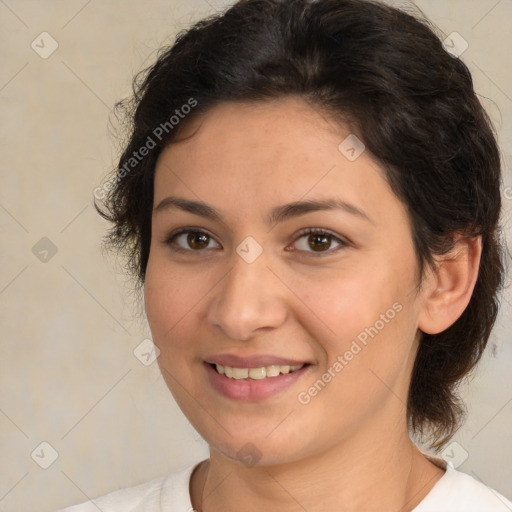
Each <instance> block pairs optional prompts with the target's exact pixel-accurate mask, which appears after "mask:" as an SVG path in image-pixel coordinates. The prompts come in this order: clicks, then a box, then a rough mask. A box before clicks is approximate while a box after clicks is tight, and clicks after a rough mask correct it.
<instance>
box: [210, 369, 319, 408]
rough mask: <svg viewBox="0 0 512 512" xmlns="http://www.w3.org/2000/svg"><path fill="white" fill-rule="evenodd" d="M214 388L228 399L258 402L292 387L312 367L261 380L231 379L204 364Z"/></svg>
mask: <svg viewBox="0 0 512 512" xmlns="http://www.w3.org/2000/svg"><path fill="white" fill-rule="evenodd" d="M204 364H205V366H206V372H207V373H208V377H209V379H210V382H211V384H212V386H213V387H214V388H215V389H216V390H217V391H219V392H220V393H221V394H223V395H224V396H226V397H228V398H235V399H237V400H242V401H244V402H256V401H258V400H263V399H264V398H268V397H269V396H272V395H275V394H276V393H278V392H279V391H282V390H283V389H286V388H287V387H289V386H291V385H292V384H293V383H294V382H297V380H298V379H300V378H301V377H302V375H304V374H305V373H306V372H307V371H308V370H309V366H310V365H305V366H303V367H302V368H300V369H299V370H295V371H294V372H292V373H285V374H280V375H278V376H277V377H267V378H265V379H260V380H252V379H242V380H237V379H230V378H229V377H226V376H225V375H221V374H220V373H218V372H217V371H216V370H215V369H214V368H213V367H212V366H211V365H210V364H209V363H204Z"/></svg>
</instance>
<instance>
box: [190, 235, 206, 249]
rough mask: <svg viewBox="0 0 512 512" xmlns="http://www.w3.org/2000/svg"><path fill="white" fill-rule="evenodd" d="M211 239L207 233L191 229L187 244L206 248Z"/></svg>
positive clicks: (195, 247)
mask: <svg viewBox="0 0 512 512" xmlns="http://www.w3.org/2000/svg"><path fill="white" fill-rule="evenodd" d="M209 239H210V237H209V236H208V235H206V234H205V233H200V232H194V231H191V232H189V234H188V236H187V244H188V245H189V247H190V248H192V249H204V248H205V247H208V242H209Z"/></svg>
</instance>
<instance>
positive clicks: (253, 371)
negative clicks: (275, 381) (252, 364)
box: [215, 364, 304, 380]
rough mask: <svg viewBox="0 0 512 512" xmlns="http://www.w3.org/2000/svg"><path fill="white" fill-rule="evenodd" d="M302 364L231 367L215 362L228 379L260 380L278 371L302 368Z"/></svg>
mask: <svg viewBox="0 0 512 512" xmlns="http://www.w3.org/2000/svg"><path fill="white" fill-rule="evenodd" d="M303 366H304V365H303V364H297V365H294V366H290V365H287V364H286V365H269V366H261V367H259V368H233V367H231V366H222V365H221V364H216V365H215V367H216V368H217V371H218V372H219V373H220V374H221V375H225V376H226V377H229V378H230V379H237V380H241V379H247V378H249V379H253V380H261V379H266V378H267V377H277V376H278V375H279V374H280V373H290V372H294V371H295V370H298V369H299V368H302V367H303Z"/></svg>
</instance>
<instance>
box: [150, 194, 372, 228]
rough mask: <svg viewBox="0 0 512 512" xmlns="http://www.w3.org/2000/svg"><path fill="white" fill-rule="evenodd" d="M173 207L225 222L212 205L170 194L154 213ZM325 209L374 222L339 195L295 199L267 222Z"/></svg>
mask: <svg viewBox="0 0 512 512" xmlns="http://www.w3.org/2000/svg"><path fill="white" fill-rule="evenodd" d="M172 208H176V209H179V210H183V211H185V212H189V213H193V214H195V215H199V216H201V217H206V218H207V219H211V220H213V221H218V222H221V223H223V224H225V221H224V218H223V217H222V215H221V214H220V213H219V212H218V211H217V210H215V208H213V207H211V206H210V205H208V204H206V203H204V202H202V201H193V200H190V199H185V198H181V197H176V196H169V197H166V198H165V199H162V201H160V203H158V205H157V206H156V207H155V208H154V210H153V213H160V212H163V211H166V210H169V209H172ZM325 210H342V211H345V212H346V213H349V214H351V215H354V216H355V217H359V218H360V219H362V220H365V221H367V222H370V223H372V224H373V221H372V220H371V219H370V217H368V215H367V214H366V213H365V212H364V211H363V210H361V209H360V208H358V207H357V206H354V205H353V204H350V203H347V202H346V201H344V200H342V199H340V198H337V197H333V198H329V199H316V200H314V199H310V200H306V201H295V202H293V203H287V204H284V205H281V206H276V207H275V208H273V209H272V210H271V212H270V214H269V215H268V217H267V222H268V224H270V225H271V224H277V223H279V222H283V221H285V220H288V219H292V218H294V217H299V216H301V215H305V214H307V213H310V212H316V211H325Z"/></svg>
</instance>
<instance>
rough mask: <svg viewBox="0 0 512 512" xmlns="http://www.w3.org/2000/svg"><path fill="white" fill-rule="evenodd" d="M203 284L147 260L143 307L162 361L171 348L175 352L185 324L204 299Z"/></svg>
mask: <svg viewBox="0 0 512 512" xmlns="http://www.w3.org/2000/svg"><path fill="white" fill-rule="evenodd" d="M204 287H205V285H204V280H203V281H202V282H201V280H200V279H199V278H198V277H196V278H195V279H194V278H193V277H191V276H186V277H185V274H184V273H182V272H177V271H175V270H173V269H172V268H170V266H169V265H166V264H165V262H162V261H159V260H158V259H157V258H153V259H151V258H150V260H149V262H148V267H147V270H146V280H145V284H144V303H145V309H146V316H147V319H148V323H149V327H150V329H151V333H152V335H153V341H154V343H155V344H156V345H157V346H158V348H159V349H160V352H161V355H162V356H164V357H165V353H166V351H168V350H169V349H170V348H171V347H172V348H174V349H178V347H179V344H177V343H175V341H177V340H179V339H180V337H179V336H178V335H177V333H178V332H179V331H180V329H182V328H183V325H184V323H185V322H184V320H186V319H187V316H188V315H189V314H191V312H192V311H193V309H194V307H195V306H196V307H197V304H198V301H199V300H200V297H201V292H202V293H203V295H204V293H205V292H204Z"/></svg>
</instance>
